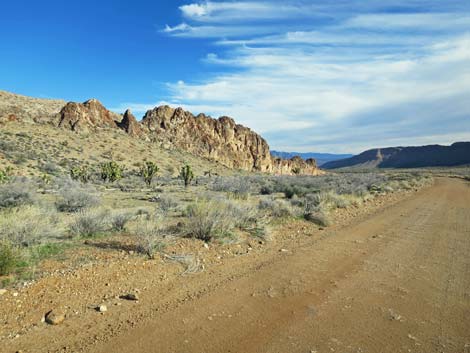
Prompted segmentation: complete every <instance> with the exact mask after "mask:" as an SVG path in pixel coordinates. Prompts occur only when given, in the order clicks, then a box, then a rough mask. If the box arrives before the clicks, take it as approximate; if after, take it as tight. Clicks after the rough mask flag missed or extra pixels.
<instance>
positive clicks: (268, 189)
mask: <svg viewBox="0 0 470 353" xmlns="http://www.w3.org/2000/svg"><path fill="white" fill-rule="evenodd" d="M273 192H274V189H273V187H272V186H271V185H263V186H262V187H261V188H260V190H259V193H260V194H261V195H271V194H272V193H273Z"/></svg>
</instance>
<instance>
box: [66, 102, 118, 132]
mask: <svg viewBox="0 0 470 353" xmlns="http://www.w3.org/2000/svg"><path fill="white" fill-rule="evenodd" d="M120 120H121V117H120V116H119V115H118V114H115V113H113V112H110V111H109V110H107V109H106V108H105V107H104V106H103V105H102V104H101V103H100V102H99V101H98V100H96V99H90V100H88V101H86V102H84V103H74V102H69V103H67V104H66V105H65V106H64V107H63V108H62V110H61V111H60V113H59V117H58V124H57V125H58V126H59V127H62V128H66V129H70V130H72V131H83V132H87V131H90V130H96V129H97V128H116V127H117V126H118V125H117V124H118V122H120Z"/></svg>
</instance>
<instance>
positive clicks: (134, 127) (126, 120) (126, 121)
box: [117, 109, 145, 137]
mask: <svg viewBox="0 0 470 353" xmlns="http://www.w3.org/2000/svg"><path fill="white" fill-rule="evenodd" d="M117 125H118V126H119V127H120V128H121V129H123V130H124V131H125V132H127V133H128V134H129V135H130V136H133V137H143V136H145V132H144V129H143V128H142V126H141V125H140V124H139V122H138V121H137V119H136V118H135V116H134V115H133V114H132V113H131V110H130V109H127V110H126V112H125V113H124V116H123V117H122V120H121V122H118V123H117Z"/></svg>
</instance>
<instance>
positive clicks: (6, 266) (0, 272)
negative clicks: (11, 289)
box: [0, 240, 21, 276]
mask: <svg viewBox="0 0 470 353" xmlns="http://www.w3.org/2000/svg"><path fill="white" fill-rule="evenodd" d="M20 261H21V252H20V250H19V249H18V248H17V247H15V246H14V245H13V244H12V243H11V242H9V241H6V240H0V276H7V275H9V274H11V273H12V272H13V271H14V270H15V269H16V267H17V265H18V263H19V262H20Z"/></svg>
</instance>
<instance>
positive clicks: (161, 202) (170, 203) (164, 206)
mask: <svg viewBox="0 0 470 353" xmlns="http://www.w3.org/2000/svg"><path fill="white" fill-rule="evenodd" d="M158 206H159V208H160V209H161V210H163V211H170V210H172V209H175V208H176V207H178V201H177V199H176V198H174V197H173V196H170V195H161V196H160V197H159V198H158Z"/></svg>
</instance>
